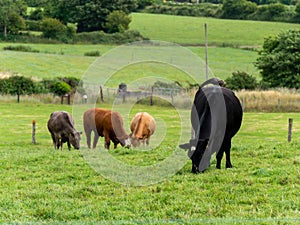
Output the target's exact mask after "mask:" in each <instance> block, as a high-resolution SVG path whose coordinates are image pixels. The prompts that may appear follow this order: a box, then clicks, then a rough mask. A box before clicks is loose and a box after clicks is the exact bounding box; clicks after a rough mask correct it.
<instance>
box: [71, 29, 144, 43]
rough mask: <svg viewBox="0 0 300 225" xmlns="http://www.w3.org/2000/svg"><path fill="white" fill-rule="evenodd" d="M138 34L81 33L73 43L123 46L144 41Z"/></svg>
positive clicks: (129, 32)
mask: <svg viewBox="0 0 300 225" xmlns="http://www.w3.org/2000/svg"><path fill="white" fill-rule="evenodd" d="M145 39H146V38H144V37H143V36H142V35H141V34H140V32H138V31H136V30H128V31H125V32H123V33H113V34H107V33H105V32H103V31H94V32H83V33H79V34H76V36H75V37H74V42H75V43H92V44H125V43H129V42H135V41H142V40H145Z"/></svg>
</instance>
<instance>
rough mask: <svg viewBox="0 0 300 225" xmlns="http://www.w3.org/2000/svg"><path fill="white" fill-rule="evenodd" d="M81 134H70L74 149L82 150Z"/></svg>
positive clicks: (75, 132)
mask: <svg viewBox="0 0 300 225" xmlns="http://www.w3.org/2000/svg"><path fill="white" fill-rule="evenodd" d="M81 134H82V132H77V131H74V132H72V133H70V135H69V140H70V143H71V144H72V145H73V147H74V148H75V149H79V148H80V139H81Z"/></svg>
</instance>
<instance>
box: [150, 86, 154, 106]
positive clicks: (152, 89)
mask: <svg viewBox="0 0 300 225" xmlns="http://www.w3.org/2000/svg"><path fill="white" fill-rule="evenodd" d="M153 91H154V88H153V86H152V87H151V94H150V105H153Z"/></svg>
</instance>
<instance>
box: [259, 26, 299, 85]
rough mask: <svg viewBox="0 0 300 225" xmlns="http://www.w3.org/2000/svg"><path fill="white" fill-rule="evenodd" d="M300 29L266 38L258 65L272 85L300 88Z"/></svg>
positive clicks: (263, 76) (267, 81)
mask: <svg viewBox="0 0 300 225" xmlns="http://www.w3.org/2000/svg"><path fill="white" fill-rule="evenodd" d="M299 52H300V30H288V31H284V32H281V33H279V34H278V35H277V36H270V37H268V38H267V39H265V41H264V44H263V48H262V50H260V51H259V57H258V58H257V60H256V66H257V68H258V69H259V70H260V73H261V76H262V81H263V82H264V83H265V84H268V85H269V86H270V87H288V88H300V65H299V61H300V53H299Z"/></svg>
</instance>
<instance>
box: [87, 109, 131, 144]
mask: <svg viewBox="0 0 300 225" xmlns="http://www.w3.org/2000/svg"><path fill="white" fill-rule="evenodd" d="M83 126H84V131H85V135H86V141H87V145H88V147H89V148H91V133H92V131H93V132H94V142H93V148H96V146H97V142H98V139H99V137H104V139H105V145H104V147H105V148H107V149H109V146H110V141H112V142H113V143H114V148H116V147H117V145H118V144H119V143H120V144H121V145H122V146H125V147H127V148H129V147H130V139H129V136H128V135H127V133H126V131H125V129H124V127H123V119H122V117H121V115H120V113H118V112H113V111H111V110H107V109H100V108H93V109H89V110H87V111H86V112H85V113H84V115H83Z"/></svg>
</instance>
